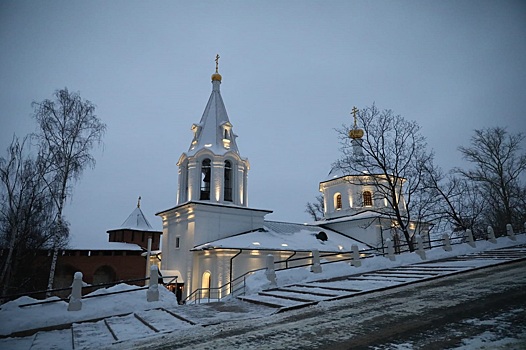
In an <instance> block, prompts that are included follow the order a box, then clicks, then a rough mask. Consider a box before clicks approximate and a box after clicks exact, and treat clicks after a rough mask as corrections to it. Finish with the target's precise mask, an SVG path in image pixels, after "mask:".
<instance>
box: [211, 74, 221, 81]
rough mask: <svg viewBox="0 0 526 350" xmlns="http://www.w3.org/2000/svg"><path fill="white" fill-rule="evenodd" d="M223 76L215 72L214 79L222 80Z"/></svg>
mask: <svg viewBox="0 0 526 350" xmlns="http://www.w3.org/2000/svg"><path fill="white" fill-rule="evenodd" d="M221 79H222V77H221V74H219V73H217V72H215V73H214V74H212V81H221Z"/></svg>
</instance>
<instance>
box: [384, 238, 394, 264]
mask: <svg viewBox="0 0 526 350" xmlns="http://www.w3.org/2000/svg"><path fill="white" fill-rule="evenodd" d="M385 244H387V257H388V258H389V260H391V261H395V260H396V258H395V255H394V245H393V241H391V239H390V238H387V239H386V240H385Z"/></svg>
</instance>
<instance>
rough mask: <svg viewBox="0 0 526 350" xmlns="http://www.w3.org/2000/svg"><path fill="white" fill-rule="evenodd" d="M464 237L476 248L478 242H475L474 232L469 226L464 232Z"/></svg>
mask: <svg viewBox="0 0 526 350" xmlns="http://www.w3.org/2000/svg"><path fill="white" fill-rule="evenodd" d="M464 237H466V239H467V240H468V241H467V243H468V244H469V245H470V246H472V247H473V248H475V247H476V246H477V244H476V243H475V240H474V239H473V232H471V230H470V229H469V228H468V229H467V230H466V232H465V233H464Z"/></svg>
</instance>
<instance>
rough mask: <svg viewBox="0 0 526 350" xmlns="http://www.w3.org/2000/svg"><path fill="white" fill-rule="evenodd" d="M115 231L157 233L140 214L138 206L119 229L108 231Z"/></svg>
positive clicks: (141, 213)
mask: <svg viewBox="0 0 526 350" xmlns="http://www.w3.org/2000/svg"><path fill="white" fill-rule="evenodd" d="M116 230H135V231H145V232H159V231H157V230H155V229H154V228H153V227H152V225H150V223H149V222H148V220H147V219H146V217H145V216H144V213H143V212H142V210H141V208H140V206H139V205H138V206H137V208H135V210H133V212H132V213H131V214H130V216H128V218H127V219H126V221H124V222H123V223H122V225H121V227H118V228H115V229H112V230H109V231H108V232H110V231H116Z"/></svg>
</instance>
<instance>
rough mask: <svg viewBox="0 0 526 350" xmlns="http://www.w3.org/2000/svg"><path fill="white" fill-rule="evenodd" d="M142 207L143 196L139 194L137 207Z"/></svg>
mask: <svg viewBox="0 0 526 350" xmlns="http://www.w3.org/2000/svg"><path fill="white" fill-rule="evenodd" d="M140 207H141V196H139V199H137V208H140Z"/></svg>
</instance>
